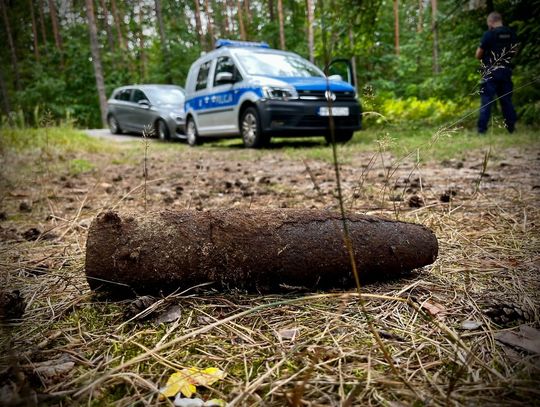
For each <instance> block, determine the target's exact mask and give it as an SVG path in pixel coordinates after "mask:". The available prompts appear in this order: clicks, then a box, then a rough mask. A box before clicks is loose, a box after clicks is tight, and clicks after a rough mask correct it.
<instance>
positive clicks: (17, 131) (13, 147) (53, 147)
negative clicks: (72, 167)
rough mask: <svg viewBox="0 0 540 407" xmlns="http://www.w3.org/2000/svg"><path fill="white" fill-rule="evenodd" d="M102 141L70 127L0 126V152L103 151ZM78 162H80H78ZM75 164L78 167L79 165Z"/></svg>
mask: <svg viewBox="0 0 540 407" xmlns="http://www.w3.org/2000/svg"><path fill="white" fill-rule="evenodd" d="M104 146H108V147H107V148H109V149H110V148H112V147H110V145H109V144H104V143H103V142H102V141H100V140H97V139H94V138H91V137H89V136H87V135H86V134H84V133H83V132H82V131H79V130H76V129H74V128H72V127H66V126H64V127H42V128H39V129H35V128H16V127H0V153H2V154H4V153H6V152H8V151H12V152H21V151H28V150H42V151H45V150H46V151H47V152H49V153H53V152H54V153H58V154H66V153H75V152H80V151H86V152H89V153H98V152H100V151H103V148H104ZM79 164H80V163H79ZM79 164H76V166H78V167H79V168H80V167H81V165H82V164H81V165H79Z"/></svg>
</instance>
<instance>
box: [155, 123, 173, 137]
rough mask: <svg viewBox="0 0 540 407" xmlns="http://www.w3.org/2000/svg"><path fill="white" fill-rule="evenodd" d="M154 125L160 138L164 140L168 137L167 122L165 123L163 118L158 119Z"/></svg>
mask: <svg viewBox="0 0 540 407" xmlns="http://www.w3.org/2000/svg"><path fill="white" fill-rule="evenodd" d="M155 127H156V134H157V136H158V137H159V139H160V140H163V141H165V140H169V139H170V133H169V128H168V127H167V123H165V122H164V121H163V120H158V121H157V122H156V126H155Z"/></svg>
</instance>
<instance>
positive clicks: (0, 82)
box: [0, 66, 11, 117]
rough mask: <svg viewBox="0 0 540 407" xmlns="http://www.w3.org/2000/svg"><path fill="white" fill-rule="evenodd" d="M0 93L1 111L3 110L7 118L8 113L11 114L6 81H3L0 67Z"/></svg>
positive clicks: (0, 67)
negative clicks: (0, 93) (0, 97)
mask: <svg viewBox="0 0 540 407" xmlns="http://www.w3.org/2000/svg"><path fill="white" fill-rule="evenodd" d="M0 92H2V102H3V103H2V109H3V110H4V114H5V115H6V116H7V117H9V112H11V103H10V102H9V94H8V90H7V86H6V81H5V80H4V72H3V70H2V66H0Z"/></svg>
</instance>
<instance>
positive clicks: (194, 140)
mask: <svg viewBox="0 0 540 407" xmlns="http://www.w3.org/2000/svg"><path fill="white" fill-rule="evenodd" d="M186 137H187V142H188V144H189V145H190V146H192V147H193V146H196V145H197V144H200V143H201V139H200V137H199V134H198V133H197V126H196V125H195V121H194V120H193V119H192V118H189V119H188V120H187V123H186Z"/></svg>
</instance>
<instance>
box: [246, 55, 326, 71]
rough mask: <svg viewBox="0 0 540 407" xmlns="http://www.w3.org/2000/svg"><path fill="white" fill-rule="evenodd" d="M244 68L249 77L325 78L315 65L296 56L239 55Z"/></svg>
mask: <svg viewBox="0 0 540 407" xmlns="http://www.w3.org/2000/svg"><path fill="white" fill-rule="evenodd" d="M237 55H238V59H239V60H240V63H241V64H242V67H243V68H244V69H245V71H246V72H247V73H248V74H249V75H262V76H277V77H310V76H318V77H324V74H323V73H322V71H321V70H320V69H319V68H317V67H316V66H315V65H313V64H311V63H310V62H308V61H306V60H305V59H303V58H300V57H299V56H297V55H294V54H272V53H269V52H253V50H250V52H249V53H243V52H242V53H238V54H237Z"/></svg>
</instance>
